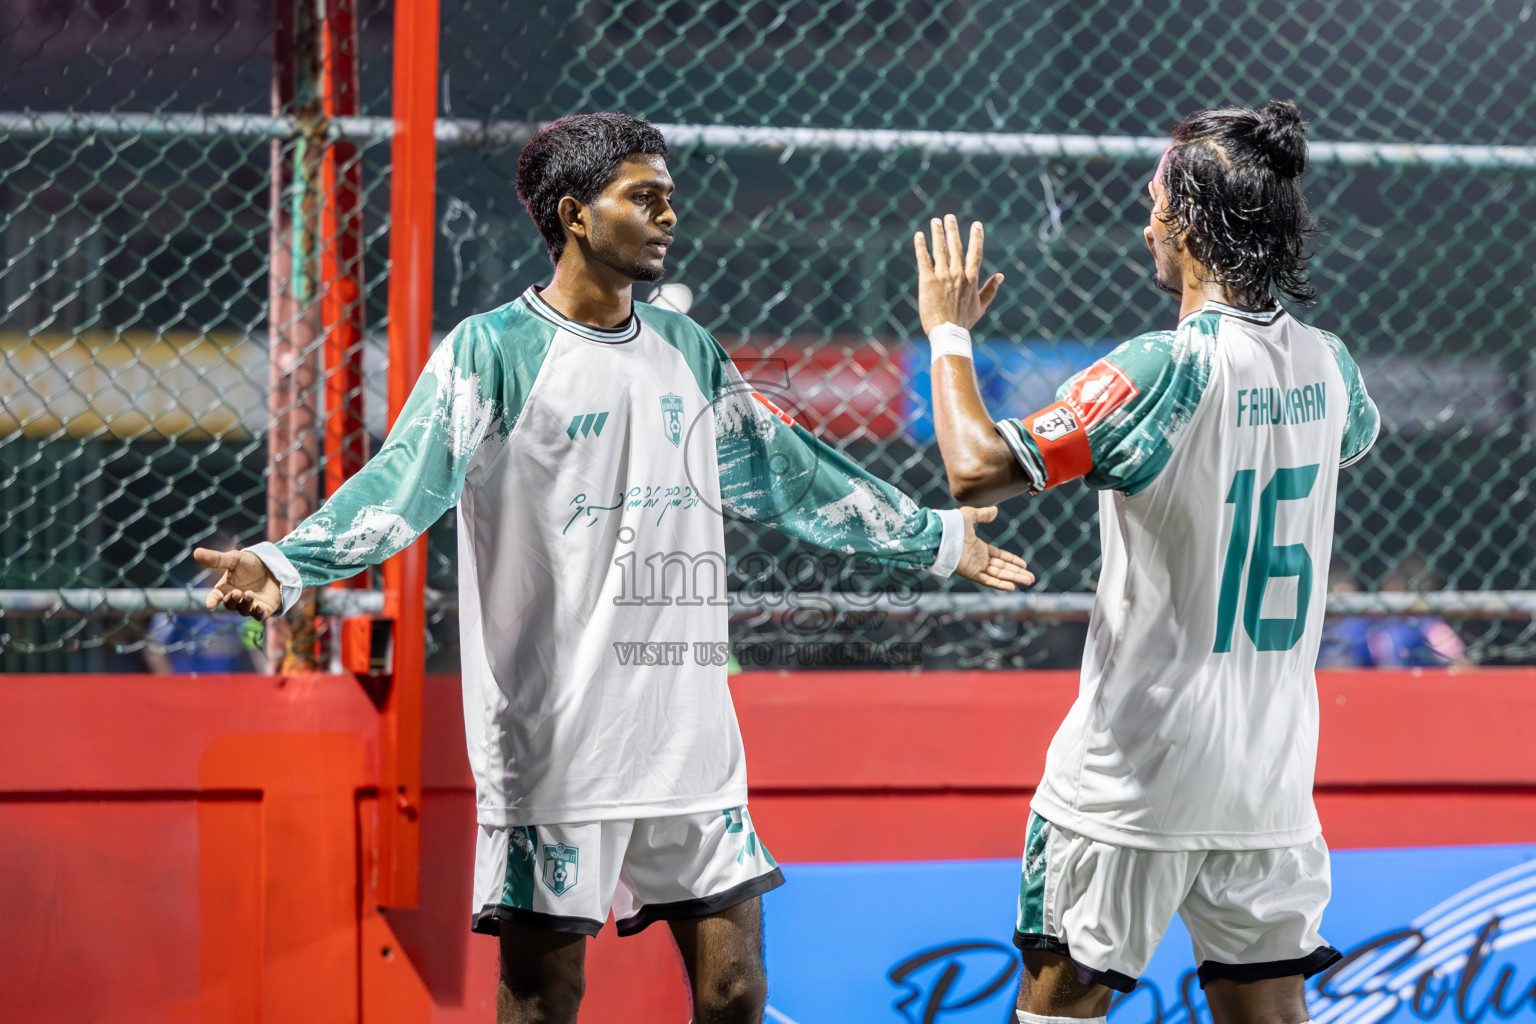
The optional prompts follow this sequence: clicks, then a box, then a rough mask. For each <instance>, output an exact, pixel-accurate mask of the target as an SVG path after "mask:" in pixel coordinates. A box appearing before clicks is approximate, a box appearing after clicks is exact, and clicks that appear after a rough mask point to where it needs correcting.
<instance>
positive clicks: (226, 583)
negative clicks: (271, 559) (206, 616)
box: [192, 548, 283, 622]
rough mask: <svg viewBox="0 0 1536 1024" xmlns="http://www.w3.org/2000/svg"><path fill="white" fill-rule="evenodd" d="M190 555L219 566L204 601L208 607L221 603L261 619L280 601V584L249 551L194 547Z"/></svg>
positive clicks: (279, 606)
mask: <svg viewBox="0 0 1536 1024" xmlns="http://www.w3.org/2000/svg"><path fill="white" fill-rule="evenodd" d="M192 557H193V558H195V559H197V560H198V562H199V563H201V564H203V565H206V566H207V567H208V568H210V569H223V570H224V575H223V576H220V577H219V581H218V582H217V583H215V584H214V585H213V589H212V590H211V591H209V593H208V599H207V601H206V602H205V603H206V604H207V606H208V610H209V611H212V610H213V609H215V608H217V607H218V606H219V605H220V604H222V605H223V606H224V607H225V608H228V609H229V610H230V611H232V612H239V613H240V614H241V615H247V616H249V617H251V618H253V619H255V620H256V621H257V622H265V621H266V619H267V618H268V616H271V615H276V614H277V611H278V609H279V608H281V607H282V604H283V592H282V588H281V587H280V586H279V585H278V582H277V579H276V578H275V577H274V576H273V575H272V574H271V573H270V572H268V571H267V567H266V565H265V563H263V562H262V560H261V559H259V558H257V557H256V556H255V555H253V554H251V553H250V552H249V551H214V550H213V549H212V548H198V549H197V550H196V551H193V552H192Z"/></svg>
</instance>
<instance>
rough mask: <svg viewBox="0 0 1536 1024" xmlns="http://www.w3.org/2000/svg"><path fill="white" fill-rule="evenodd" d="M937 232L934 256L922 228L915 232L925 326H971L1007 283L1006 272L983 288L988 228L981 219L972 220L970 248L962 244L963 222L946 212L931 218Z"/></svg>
mask: <svg viewBox="0 0 1536 1024" xmlns="http://www.w3.org/2000/svg"><path fill="white" fill-rule="evenodd" d="M929 228H930V230H931V231H932V232H933V257H932V258H931V259H930V258H929V255H928V239H927V238H926V237H925V236H924V235H923V233H922V232H921V231H919V232H918V233H917V234H915V235H913V236H912V243H913V245H914V246H916V248H917V312H918V315H920V316H921V317H922V318H923V330H924V331H932V330H933V329H934V328H935V327H937V326H938V325H939V324H946V323H948V324H958V325H959V326H961V327H964V328H965V329H966V330H970V329H971V327H972V326H973V325H974V324H975V323H976V321H977V320H980V319H981V315H982V314H983V313H985V312H986V311H987V307H988V306H990V305H991V304H992V300H993V299H994V298H995V297H996V296H997V289H998V287H999V286H1000V285H1002V283H1003V275H1002V274H993V275H992V276H991V277H989V278H987V283H986V284H984V285H982V286H981V287H980V288H978V287H977V286H976V282H977V280H978V279H979V278H980V277H981V249H982V243H983V241H984V238H985V229H984V228H983V227H982V226H981V221H979V220H978V221H975V222H973V223H972V224H971V242H970V246H969V248H968V249H962V248H961V247H960V222H959V221H958V220H956V219H955V215H954V214H952V213H950V214H945V216H944V219H943V220H942V221H940V220H939V218H937V217H935V218H933V220H932V221H930V222H929Z"/></svg>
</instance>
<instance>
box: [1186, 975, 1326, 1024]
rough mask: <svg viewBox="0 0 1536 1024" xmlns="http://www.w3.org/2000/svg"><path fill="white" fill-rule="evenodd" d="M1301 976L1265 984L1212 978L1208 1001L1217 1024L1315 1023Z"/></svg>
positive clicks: (1207, 986)
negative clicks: (1309, 1009)
mask: <svg viewBox="0 0 1536 1024" xmlns="http://www.w3.org/2000/svg"><path fill="white" fill-rule="evenodd" d="M1302 984H1303V979H1302V977H1301V975H1299V974H1293V975H1291V976H1290V977H1288V978H1265V979H1263V980H1262V981H1232V980H1231V979H1230V978H1212V979H1211V981H1210V982H1209V983H1207V984H1206V986H1205V1001H1206V1003H1207V1004H1208V1005H1209V1006H1210V1008H1211V1020H1213V1021H1214V1022H1215V1024H1302V1022H1303V1021H1307V1020H1310V1019H1311V1015H1310V1014H1309V1013H1307V997H1306V993H1305V992H1304V991H1303V988H1302Z"/></svg>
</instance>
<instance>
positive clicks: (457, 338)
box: [197, 322, 506, 618]
mask: <svg viewBox="0 0 1536 1024" xmlns="http://www.w3.org/2000/svg"><path fill="white" fill-rule="evenodd" d="M502 385H503V374H502V372H501V367H500V361H499V359H498V354H497V352H496V351H495V347H494V341H493V339H492V338H491V337H489V336H488V335H487V334H486V331H485V329H484V328H477V327H475V326H473V322H466V323H464V324H461V325H460V326H459V327H458V328H456V329H455V330H454V331H453V332H452V333H451V334H449V335H448V337H447V338H445V339H443V341H442V343H441V344H440V345H439V346H438V348H437V350H436V351H435V352H434V353H433V354H432V358H431V359H430V360H428V362H427V365H426V368H425V369H424V370H423V371H422V375H421V377H420V379H419V380H417V382H416V386H415V388H413V389H412V391H411V395H410V398H409V399H408V400H407V401H406V404H405V407H404V408H403V409H402V410H401V412H400V416H399V417H398V418H397V419H396V421H395V425H394V428H393V429H392V430H390V432H389V436H388V437H387V438H386V439H385V441H384V446H383V447H382V448H380V449H379V452H378V454H377V455H375V456H374V457H373V458H372V459H370V460H369V461H368V464H367V465H365V466H364V467H363V468H362V469H361V470H359V471H358V472H357V473H356V474H355V475H354V476H353V477H352V478H351V479H349V480H348V481H347V482H346V483H344V484H342V485H341V487H339V488H337V490H336V493H335V494H333V495H331V497H330V499H329V500H328V501H326V503H325V504H324V505H323V506H322V507H321V508H320V509H319V510H318V511H317V512H315V513H314V514H313V515H311V516H310V517H309V518H307V519H305V520H304V522H302V523H300V524H299V526H298V528H297V529H295V530H294V531H293V532H292V533H290V534H289V535H288V536H286V537H284V538H283V539H281V540H279V541H277V542H276V543H275V544H274V543H261V544H256V545H253V546H252V547H250V548H248V549H247V550H246V551H243V552H210V551H205V550H203V549H200V552H199V553H197V558H198V561H200V562H202V563H203V564H204V565H209V566H211V567H213V568H223V569H225V570H226V572H225V578H224V579H221V580H220V581H219V584H218V585H217V586H216V587H215V588H214V594H211V595H210V597H209V602H210V607H213V606H214V605H215V604H216V603H223V604H224V605H225V606H226V607H228V608H230V609H231V610H232V611H238V612H241V613H242V614H246V615H253V616H254V617H257V618H264V617H265V616H264V615H259V614H256V612H257V609H258V608H259V607H261V606H263V605H264V601H263V600H262V599H260V598H258V599H256V600H254V601H253V600H252V598H251V592H252V591H253V589H254V587H253V585H252V581H253V580H258V577H256V576H253V575H251V574H252V572H254V571H255V567H254V566H252V565H251V564H250V558H249V556H254V557H255V558H256V559H259V560H260V562H261V564H262V566H263V567H264V568H265V575H266V576H268V577H270V579H272V580H274V581H275V582H276V583H277V584H278V586H279V588H280V594H281V597H280V603H279V607H278V608H277V609H276V612H282V611H287V610H288V609H289V608H291V607H293V604H294V602H296V601H297V600H298V598H299V594H300V593H301V592H302V590H303V589H304V588H305V587H312V586H318V585H321V584H325V583H330V582H332V581H334V580H339V579H345V578H346V577H348V576H353V575H356V574H357V573H358V572H360V571H362V570H363V569H364V568H365V567H367V566H369V565H377V564H379V563H380V562H382V561H384V560H385V559H387V558H389V557H390V556H391V555H394V554H396V553H398V552H400V551H402V550H404V549H405V548H406V547H407V546H408V545H409V544H410V543H411V542H412V541H414V540H415V539H416V538H417V537H419V536H421V534H422V533H424V532H426V530H427V528H428V527H430V526H431V525H432V524H433V523H435V522H436V521H437V520H438V517H440V516H441V515H442V514H443V513H444V512H445V511H446V510H448V509H449V508H451V507H453V506H454V505H455V504H457V503H458V500H459V495H460V493H461V492H462V491H463V488H464V480H465V476H466V474H467V473H468V471H469V466H470V462H471V461H472V460H473V459H474V457H475V454H476V452H477V451H479V450H480V448H481V446H482V445H483V444H484V443H485V442H486V441H487V440H490V441H493V442H495V441H499V440H502V439H504V438H505V436H506V431H505V426H504V422H503V416H502ZM205 555H206V556H221V557H220V558H218V559H213V558H209V557H205ZM230 556H234V557H233V558H231V557H230ZM238 573H244V575H243V576H242V575H236V574H238ZM230 591H233V592H234V593H233V594H231V593H230ZM221 592H222V593H221Z"/></svg>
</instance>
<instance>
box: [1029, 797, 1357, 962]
mask: <svg viewBox="0 0 1536 1024" xmlns="http://www.w3.org/2000/svg"><path fill="white" fill-rule="evenodd" d="M1023 874H1024V877H1023V881H1022V882H1021V883H1020V885H1019V915H1018V923H1017V925H1016V931H1015V934H1014V937H1013V944H1014V945H1016V946H1018V947H1019V948H1020V949H1022V950H1032V949H1043V950H1048V951H1049V952H1052V953H1056V954H1058V955H1060V956H1064V957H1066V958H1068V959H1069V960H1071V961H1072V965H1073V967H1074V969H1075V973H1076V974H1077V978H1078V980H1079V981H1081V982H1082V983H1083V984H1085V985H1107V986H1108V987H1110V988H1112V989H1115V990H1117V991H1120V992H1129V991H1131V990H1132V989H1133V988H1135V987H1136V979H1137V978H1138V977H1140V976H1141V973H1142V971H1144V970H1146V967H1147V963H1148V961H1150V960H1151V959H1152V952H1153V951H1154V950H1155V949H1156V948H1157V944H1158V942H1160V941H1161V940H1162V937H1163V933H1164V932H1165V931H1167V929H1168V923H1169V922H1170V921H1171V920H1173V915H1174V912H1175V911H1177V912H1178V914H1179V916H1180V917H1182V918H1183V919H1184V925H1185V927H1187V928H1188V929H1189V934H1190V938H1191V939H1192V940H1193V942H1194V947H1195V962H1196V963H1197V964H1198V965H1199V966H1198V973H1199V976H1200V985H1201V987H1202V988H1203V987H1205V985H1206V983H1207V982H1209V981H1211V980H1212V979H1213V978H1230V979H1232V980H1234V981H1256V980H1259V979H1262V978H1284V977H1289V976H1291V975H1293V974H1300V975H1303V976H1306V977H1311V976H1312V975H1314V974H1317V973H1318V972H1319V971H1322V970H1324V969H1325V968H1327V967H1328V966H1329V965H1330V964H1332V963H1334V962H1335V961H1337V960H1338V959H1339V953H1338V951H1337V950H1335V949H1333V948H1332V947H1331V946H1329V945H1328V944H1327V943H1326V942H1324V941H1323V937H1322V936H1321V935H1319V934H1318V931H1317V928H1318V924H1319V922H1320V921H1321V920H1322V916H1323V908H1324V907H1326V906H1327V905H1328V896H1329V893H1330V891H1331V881H1330V876H1329V869H1328V847H1327V845H1326V844H1325V843H1324V842H1323V840H1322V837H1321V836H1319V837H1318V838H1316V839H1314V840H1312V841H1311V842H1310V843H1303V844H1301V845H1299V846H1289V847H1284V848H1281V849H1276V850H1175V851H1158V850H1136V849H1131V848H1129V847H1125V846H1112V845H1110V844H1108V843H1100V842H1096V841H1094V840H1092V839H1088V838H1087V837H1085V836H1081V835H1078V834H1077V833H1076V832H1072V831H1070V830H1068V829H1065V828H1061V827H1060V826H1058V825H1053V824H1052V823H1050V822H1048V821H1046V820H1045V819H1044V818H1042V817H1040V816H1039V815H1038V814H1033V813H1031V814H1030V816H1029V833H1028V838H1027V839H1026V840H1025V845H1024V867H1023Z"/></svg>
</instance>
